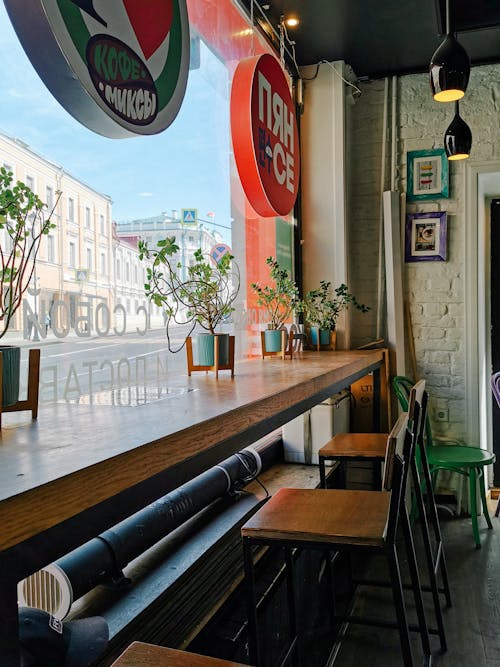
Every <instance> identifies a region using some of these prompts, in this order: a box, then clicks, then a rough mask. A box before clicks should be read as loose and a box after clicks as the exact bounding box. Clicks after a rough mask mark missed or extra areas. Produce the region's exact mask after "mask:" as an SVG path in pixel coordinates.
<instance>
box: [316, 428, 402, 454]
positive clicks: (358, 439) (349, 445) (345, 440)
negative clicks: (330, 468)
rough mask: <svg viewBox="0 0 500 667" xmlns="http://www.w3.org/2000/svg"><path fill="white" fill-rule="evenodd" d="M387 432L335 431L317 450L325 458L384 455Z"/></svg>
mask: <svg viewBox="0 0 500 667" xmlns="http://www.w3.org/2000/svg"><path fill="white" fill-rule="evenodd" d="M388 435H389V434H388V433H337V435H334V436H333V438H332V439H331V440H329V441H328V442H327V443H326V445H323V447H321V449H320V450H319V452H318V455H319V456H323V457H325V458H332V459H333V458H335V457H353V458H356V457H363V458H370V457H373V458H380V459H383V458H384V457H385V450H386V447H387V438H388Z"/></svg>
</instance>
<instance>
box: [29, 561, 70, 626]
mask: <svg viewBox="0 0 500 667" xmlns="http://www.w3.org/2000/svg"><path fill="white" fill-rule="evenodd" d="M17 594H18V598H19V604H20V606H22V607H35V608H36V609H42V610H43V611H46V612H48V613H49V614H52V616H55V617H56V618H58V619H60V620H61V621H62V620H63V619H64V618H65V617H66V616H67V615H68V612H69V610H70V609H71V605H72V603H73V595H72V590H71V585H70V582H69V579H68V577H67V576H66V574H65V573H64V572H63V570H61V569H60V568H59V567H58V566H57V565H47V567H45V568H43V569H42V570H39V571H38V572H35V573H34V574H32V575H31V576H29V577H28V578H27V579H23V580H22V581H20V582H19V584H18V587H17Z"/></svg>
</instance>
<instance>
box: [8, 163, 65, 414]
mask: <svg viewBox="0 0 500 667" xmlns="http://www.w3.org/2000/svg"><path fill="white" fill-rule="evenodd" d="M59 197H60V193H59V192H58V193H57V198H56V201H55V204H54V207H53V208H52V210H51V211H47V208H46V206H45V204H44V203H43V202H42V201H41V199H40V198H39V197H38V196H37V195H36V194H35V193H34V192H33V191H32V190H31V188H29V187H28V186H27V185H26V184H25V183H23V182H22V181H14V177H13V174H12V172H10V171H8V170H7V169H5V167H2V168H1V169H0V239H3V240H4V241H5V243H4V244H3V245H2V244H1V243H0V261H1V264H0V338H2V337H3V336H5V334H6V333H7V330H8V328H9V325H10V323H11V321H12V318H13V317H14V315H15V313H16V311H17V310H18V308H19V307H20V306H21V304H22V300H23V295H24V293H25V292H26V290H27V289H28V287H29V284H30V281H31V278H32V276H33V272H34V270H35V262H36V260H37V256H38V251H39V250H40V243H41V240H42V238H43V236H44V235H46V234H48V233H49V232H50V230H51V229H53V228H54V227H55V225H54V224H53V223H52V220H51V218H52V215H53V213H54V210H55V208H56V206H57V202H58V201H59ZM0 352H1V353H2V405H3V406H4V407H7V406H9V405H14V403H17V401H18V399H19V373H20V356H21V355H20V348H19V347H16V346H13V345H0Z"/></svg>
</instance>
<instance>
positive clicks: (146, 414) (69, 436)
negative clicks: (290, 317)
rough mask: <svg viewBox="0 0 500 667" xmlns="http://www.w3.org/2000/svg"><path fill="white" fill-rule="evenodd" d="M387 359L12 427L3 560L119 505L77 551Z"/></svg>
mask: <svg viewBox="0 0 500 667" xmlns="http://www.w3.org/2000/svg"><path fill="white" fill-rule="evenodd" d="M382 358H383V354H382V352H381V351H380V350H370V351H346V352H305V353H302V354H301V355H300V356H298V357H296V358H294V359H293V360H286V361H281V360H277V359H276V360H274V359H273V360H269V359H266V360H260V359H251V360H245V361H242V362H240V363H238V364H237V367H236V375H235V377H234V379H231V378H230V375H229V373H227V374H225V373H223V372H222V373H220V374H219V379H218V380H216V379H215V376H214V374H212V373H209V374H204V373H203V374H197V375H193V376H192V377H190V378H188V377H187V376H184V375H182V376H180V377H179V376H178V377H177V378H175V379H174V380H172V382H169V385H170V384H171V385H172V386H173V387H174V386H177V387H178V388H180V387H182V388H183V390H184V391H185V393H183V394H180V395H173V396H172V397H171V398H168V399H167V400H160V401H156V402H152V403H149V404H147V405H142V406H138V407H116V406H112V407H111V406H102V405H75V404H50V405H42V406H41V408H40V411H39V417H38V420H37V421H33V422H31V421H30V422H27V421H24V422H22V423H20V424H18V425H15V426H12V425H9V423H6V424H5V427H4V429H3V430H2V432H1V439H0V443H1V444H0V525H1V526H2V530H1V531H0V555H1V552H2V551H4V550H8V549H10V548H11V547H13V546H14V545H19V544H20V543H23V542H24V541H26V540H30V538H33V537H34V536H36V535H38V534H39V533H43V532H44V531H47V530H49V529H51V528H52V527H54V526H56V525H58V524H62V523H63V522H65V521H66V520H68V519H70V518H71V517H74V516H76V515H78V514H81V513H82V512H85V511H86V510H88V509H90V508H95V507H98V506H99V505H100V504H101V503H103V502H104V503H106V501H109V500H110V499H111V498H114V497H119V498H120V500H121V502H120V503H118V504H119V505H120V509H117V508H115V509H114V510H113V511H112V512H111V513H109V515H106V512H100V513H95V514H90V515H88V517H87V519H88V522H87V523H89V522H90V523H89V527H88V530H83V532H82V534H81V535H79V536H78V537H77V538H75V539H71V538H70V536H69V535H68V545H69V546H70V547H72V548H74V546H75V545H77V544H78V543H81V542H82V541H83V540H85V539H90V537H91V536H92V534H94V535H95V534H96V532H94V531H100V530H102V529H103V528H105V527H106V526H108V525H113V522H115V523H116V522H117V521H118V520H121V518H125V516H128V515H130V514H131V513H132V512H134V511H137V510H138V509H140V508H141V507H142V506H144V505H145V504H147V503H148V502H152V501H153V500H155V499H156V498H158V497H159V496H161V495H163V494H165V493H167V492H168V491H170V490H171V489H172V488H175V487H176V486H178V485H180V484H183V483H184V482H185V481H187V480H188V479H190V478H192V477H194V476H195V475H197V474H200V473H201V472H203V471H204V470H206V469H208V468H209V467H210V466H212V465H214V464H216V463H217V462H219V461H221V460H223V459H224V458H226V457H227V456H230V455H231V454H232V453H234V452H235V451H238V450H239V449H241V448H242V447H245V446H247V445H249V444H251V443H252V442H254V441H255V440H256V439H258V438H259V437H262V436H263V435H265V434H266V433H268V432H270V431H271V430H273V429H274V428H277V427H278V426H280V425H282V424H283V423H285V422H287V421H289V420H290V419H292V418H293V417H295V416H297V415H298V414H300V413H301V412H303V411H304V410H306V409H307V408H309V407H312V405H314V404H316V403H318V402H320V401H321V400H323V399H324V398H325V397H327V396H329V395H331V394H332V393H334V392H335V391H338V390H339V389H341V388H343V387H345V386H348V385H349V384H350V383H351V382H353V381H355V380H356V379H358V378H360V377H362V376H364V375H366V373H368V372H371V371H374V370H378V369H379V368H380V366H381V363H382ZM146 482H148V485H147V486H146ZM120 494H121V495H120ZM97 516H99V519H98V520H97V519H96V517H97ZM87 533H88V535H87ZM56 551H57V550H56ZM49 555H50V554H47V557H49Z"/></svg>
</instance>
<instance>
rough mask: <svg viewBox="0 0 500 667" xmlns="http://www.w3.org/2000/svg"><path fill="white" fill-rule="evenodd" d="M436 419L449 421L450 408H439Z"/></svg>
mask: <svg viewBox="0 0 500 667" xmlns="http://www.w3.org/2000/svg"><path fill="white" fill-rule="evenodd" d="M436 421H437V422H447V421H449V413H448V408H438V409H437V410H436Z"/></svg>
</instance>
